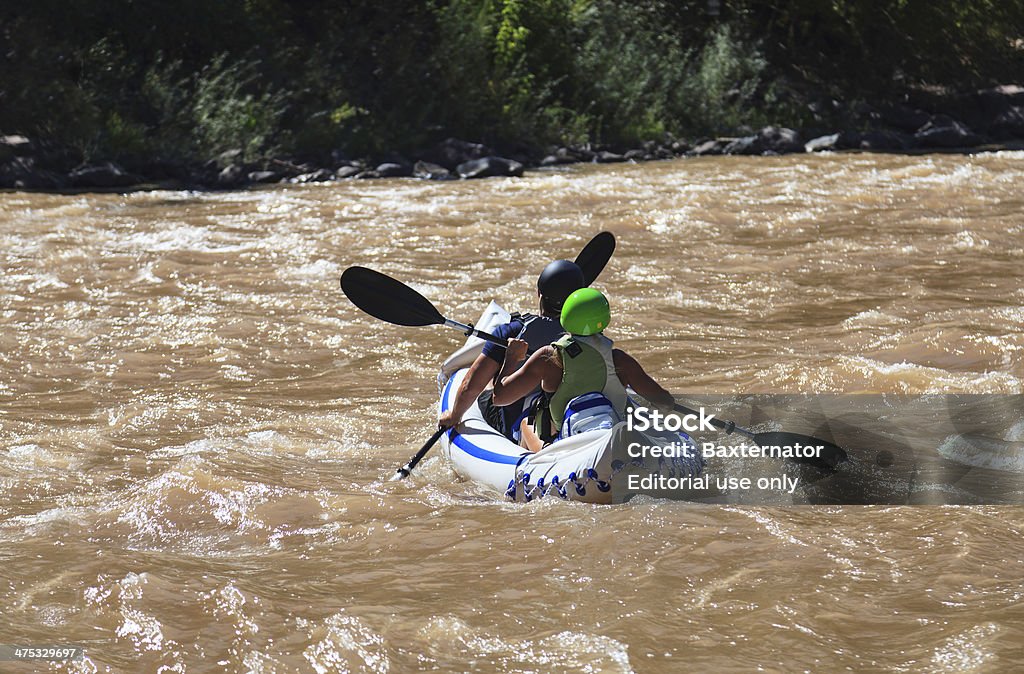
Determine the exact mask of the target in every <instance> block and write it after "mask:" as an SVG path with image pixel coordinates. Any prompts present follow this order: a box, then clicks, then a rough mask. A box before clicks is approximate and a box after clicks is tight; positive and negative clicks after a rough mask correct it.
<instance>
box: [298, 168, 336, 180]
mask: <svg viewBox="0 0 1024 674" xmlns="http://www.w3.org/2000/svg"><path fill="white" fill-rule="evenodd" d="M328 180H334V171H331V170H330V169H317V170H315V171H310V172H309V173H303V174H301V175H297V176H295V177H294V178H292V179H291V180H289V181H288V182H291V183H325V182H327V181H328Z"/></svg>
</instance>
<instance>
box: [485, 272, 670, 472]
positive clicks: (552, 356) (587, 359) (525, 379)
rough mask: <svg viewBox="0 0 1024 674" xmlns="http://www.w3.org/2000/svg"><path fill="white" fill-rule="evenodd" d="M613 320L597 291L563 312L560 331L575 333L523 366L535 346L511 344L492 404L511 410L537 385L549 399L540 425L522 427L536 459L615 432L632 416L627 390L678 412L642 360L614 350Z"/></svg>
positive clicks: (574, 299) (580, 294)
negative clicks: (589, 434) (573, 441)
mask: <svg viewBox="0 0 1024 674" xmlns="http://www.w3.org/2000/svg"><path fill="white" fill-rule="evenodd" d="M610 321H611V310H610V308H609V306H608V300H607V298H605V296H604V295H603V294H602V293H601V292H599V291H597V290H595V289H593V288H581V289H579V290H577V291H575V292H574V293H572V294H571V295H569V297H568V298H567V299H566V300H565V303H564V304H563V306H562V312H561V325H562V327H563V328H565V330H566V331H567V332H568V333H569V334H567V335H565V336H564V337H562V338H561V339H559V340H558V341H556V342H554V343H552V344H550V345H548V346H545V347H542V348H540V349H538V350H537V351H535V352H534V353H533V355H532V356H530V358H529V360H527V361H526V363H525V364H522V365H520V364H521V363H522V361H523V359H524V358H525V357H526V353H527V349H528V346H529V345H528V344H527V343H526V342H525V341H523V340H521V339H511V340H509V343H508V347H507V348H506V350H505V359H504V362H503V363H502V367H501V371H500V372H499V373H498V376H497V378H496V379H495V383H494V392H493V397H492V400H493V403H494V404H495V405H498V406H501V405H509V404H512V403H514V402H516V401H518V400H521V399H522V398H523V396H525V395H527V394H528V393H530V391H533V390H534V389H535V388H537V387H538V386H539V387H540V389H541V390H542V391H543V392H544V398H543V399H542V403H541V405H540V407H539V409H538V411H537V413H536V415H535V418H534V420H533V426H532V427H531V425H530V423H529V421H530V420H529V419H524V420H523V423H522V426H521V427H520V430H521V438H522V440H521V442H520V444H522V446H523V447H526V448H527V449H529V450H530V451H533V452H536V451H538V450H540V449H541V448H542V447H543V446H544V445H545V444H546V443H548V442H551V441H553V440H554V439H556V438H560V437H566V436H568V435H574V434H576V433H580V432H583V431H584V430H591V429H594V428H610V427H611V426H612V425H614V424H615V423H617V422H619V421H621V420H622V419H623V418H624V416H625V413H626V387H629V388H632V389H633V390H634V391H636V392H637V393H638V394H640V395H641V396H643V397H644V398H646V399H647V400H649V401H651V403H653V404H654V405H656V406H658V407H671V406H672V405H673V403H674V402H675V401H674V400H673V398H672V394H671V393H669V392H668V391H666V390H665V389H664V388H663V387H662V386H661V385H660V384H658V382H656V381H654V379H652V378H651V376H650V375H648V374H647V373H646V372H645V371H644V369H643V367H641V366H640V363H638V362H637V361H636V359H634V358H633V357H632V356H630V355H629V354H627V353H626V352H625V351H622V350H621V349H613V348H612V340H610V339H608V338H607V337H605V336H604V334H603V331H604V329H605V328H607V327H608V323H609V322H610ZM545 401H546V405H545V404H544V402H545Z"/></svg>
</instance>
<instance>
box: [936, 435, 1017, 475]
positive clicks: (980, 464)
mask: <svg viewBox="0 0 1024 674" xmlns="http://www.w3.org/2000/svg"><path fill="white" fill-rule="evenodd" d="M937 451H938V452H939V454H941V455H942V456H944V457H946V458H947V459H949V460H950V461H955V462H957V463H962V464H965V465H968V466H974V467H976V468H987V469H989V470H1000V471H1005V472H1011V473H1024V442H1016V441H1004V440H999V439H998V438H989V437H984V436H979V435H951V436H949V437H947V438H946V439H945V440H943V442H942V444H941V445H939V447H938V450H937Z"/></svg>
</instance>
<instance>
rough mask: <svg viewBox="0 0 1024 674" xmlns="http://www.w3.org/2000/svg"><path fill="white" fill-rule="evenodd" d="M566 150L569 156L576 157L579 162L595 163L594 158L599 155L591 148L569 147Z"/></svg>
mask: <svg viewBox="0 0 1024 674" xmlns="http://www.w3.org/2000/svg"><path fill="white" fill-rule="evenodd" d="M565 150H566V153H567V154H568V155H569V156H572V157H575V158H576V160H577V161H594V157H596V156H597V153H596V152H594V151H593V150H591V149H590V147H584V146H580V147H568V148H565Z"/></svg>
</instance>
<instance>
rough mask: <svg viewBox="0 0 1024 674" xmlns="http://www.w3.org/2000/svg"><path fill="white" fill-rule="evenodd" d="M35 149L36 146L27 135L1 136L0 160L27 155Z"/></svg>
mask: <svg viewBox="0 0 1024 674" xmlns="http://www.w3.org/2000/svg"><path fill="white" fill-rule="evenodd" d="M34 151H35V147H34V146H33V145H32V141H30V140H29V139H28V138H26V137H25V136H17V135H13V136H0V161H7V160H8V159H12V158H13V157H27V156H29V155H30V154H32V153H33V152H34Z"/></svg>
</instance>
